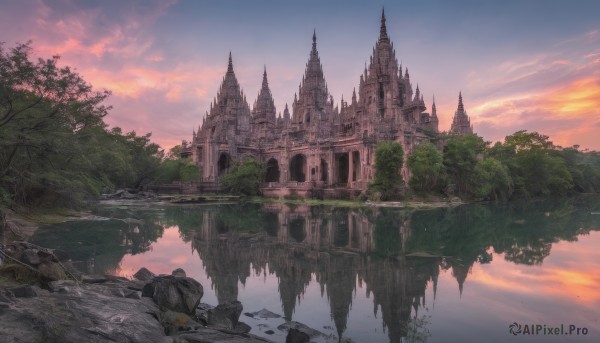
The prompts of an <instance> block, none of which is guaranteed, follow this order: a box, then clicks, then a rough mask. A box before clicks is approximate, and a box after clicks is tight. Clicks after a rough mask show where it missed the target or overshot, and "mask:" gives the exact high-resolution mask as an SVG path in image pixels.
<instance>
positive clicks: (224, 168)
mask: <svg viewBox="0 0 600 343" xmlns="http://www.w3.org/2000/svg"><path fill="white" fill-rule="evenodd" d="M229 167H231V156H229V154H228V153H226V152H222V153H221V155H219V161H218V162H217V168H218V171H219V173H218V175H219V176H222V175H225V174H227V172H228V171H229Z"/></svg>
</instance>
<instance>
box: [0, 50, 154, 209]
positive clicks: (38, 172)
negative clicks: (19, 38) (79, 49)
mask: <svg viewBox="0 0 600 343" xmlns="http://www.w3.org/2000/svg"><path fill="white" fill-rule="evenodd" d="M30 54H31V47H30V44H29V43H27V44H19V45H17V46H16V47H15V48H13V49H10V50H6V49H4V46H3V45H0V202H2V203H1V205H9V204H10V203H12V204H25V205H34V206H43V205H51V206H67V207H73V206H78V205H79V204H80V203H81V201H82V200H84V199H85V198H86V197H90V196H94V195H97V194H98V193H100V192H101V191H103V190H105V189H112V188H114V187H136V188H140V187H142V186H143V185H144V184H146V183H148V182H150V181H151V180H152V178H153V177H154V175H155V173H156V170H157V168H158V166H159V165H160V163H161V161H162V158H163V152H162V150H161V149H160V147H159V146H158V145H156V144H154V143H152V142H151V141H150V134H147V135H143V136H138V135H136V133H135V132H133V131H132V132H129V133H127V134H123V133H122V131H121V129H119V128H114V129H112V130H108V129H107V125H106V124H105V123H104V120H103V118H104V116H106V115H107V114H108V111H109V109H110V107H109V106H105V105H104V104H103V103H104V101H105V100H106V98H107V97H108V96H109V94H110V93H109V92H108V91H102V92H96V91H94V90H93V89H92V86H91V85H89V84H88V83H87V82H86V81H85V80H83V78H81V76H79V75H78V74H77V73H75V72H74V71H72V70H71V69H70V68H69V67H59V66H58V64H57V63H58V60H59V59H58V57H53V58H51V59H38V60H37V62H33V61H32V59H31V56H30Z"/></svg>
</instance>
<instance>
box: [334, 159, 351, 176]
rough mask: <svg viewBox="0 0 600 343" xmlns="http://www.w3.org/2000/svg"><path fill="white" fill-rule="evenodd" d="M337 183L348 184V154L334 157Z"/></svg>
mask: <svg viewBox="0 0 600 343" xmlns="http://www.w3.org/2000/svg"><path fill="white" fill-rule="evenodd" d="M335 159H336V164H337V166H336V167H337V168H336V171H337V183H348V164H349V163H348V153H342V154H338V155H337V156H336V158H335Z"/></svg>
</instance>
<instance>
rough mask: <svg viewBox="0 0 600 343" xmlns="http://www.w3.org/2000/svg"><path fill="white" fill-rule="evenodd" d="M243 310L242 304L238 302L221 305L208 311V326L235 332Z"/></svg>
mask: <svg viewBox="0 0 600 343" xmlns="http://www.w3.org/2000/svg"><path fill="white" fill-rule="evenodd" d="M243 309H244V307H243V306H242V303H241V302H239V301H237V300H235V301H231V302H228V303H224V304H220V305H218V306H217V307H215V308H213V309H211V310H209V311H208V325H209V326H211V325H212V326H219V327H223V328H227V329H230V330H233V329H234V328H235V326H236V325H237V323H238V320H239V318H240V315H241V314H242V310H243Z"/></svg>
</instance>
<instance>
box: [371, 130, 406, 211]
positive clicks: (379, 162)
mask: <svg viewBox="0 0 600 343" xmlns="http://www.w3.org/2000/svg"><path fill="white" fill-rule="evenodd" d="M403 163H404V150H403V149H402V145H400V143H398V142H394V141H386V142H381V143H379V145H377V148H376V149H375V179H374V180H373V183H372V184H371V185H370V189H371V191H374V192H380V193H381V199H382V200H387V199H390V198H391V197H393V196H394V195H395V194H396V193H397V189H398V187H399V186H400V185H402V176H401V175H400V169H402V164H403Z"/></svg>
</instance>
